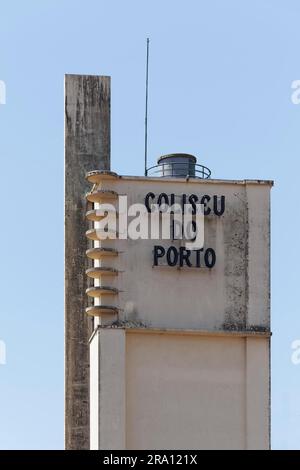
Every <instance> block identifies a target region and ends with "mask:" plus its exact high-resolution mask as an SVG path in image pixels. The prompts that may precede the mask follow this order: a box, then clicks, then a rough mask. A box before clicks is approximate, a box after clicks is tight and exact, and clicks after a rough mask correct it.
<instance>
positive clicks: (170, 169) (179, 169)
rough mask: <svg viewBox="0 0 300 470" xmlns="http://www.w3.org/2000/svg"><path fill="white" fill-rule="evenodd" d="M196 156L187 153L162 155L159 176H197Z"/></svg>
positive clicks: (159, 162)
mask: <svg viewBox="0 0 300 470" xmlns="http://www.w3.org/2000/svg"><path fill="white" fill-rule="evenodd" d="M196 162H197V159H196V157H194V156H193V155H189V154H187V153H170V154H168V155H163V156H161V157H160V158H159V159H158V161H157V164H158V169H159V172H158V176H161V177H168V178H170V177H174V178H185V177H187V176H190V177H192V178H193V177H195V176H196V174H195V164H196Z"/></svg>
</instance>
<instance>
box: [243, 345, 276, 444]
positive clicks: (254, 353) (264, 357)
mask: <svg viewBox="0 0 300 470" xmlns="http://www.w3.org/2000/svg"><path fill="white" fill-rule="evenodd" d="M245 341H246V449H249V450H255V449H258V450H263V449H269V448H270V403H269V396H270V393H269V381H267V380H266V377H269V373H270V358H269V349H270V346H269V343H270V338H266V337H262V338H255V337H247V338H245Z"/></svg>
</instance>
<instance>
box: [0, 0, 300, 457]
mask: <svg viewBox="0 0 300 470" xmlns="http://www.w3.org/2000/svg"><path fill="white" fill-rule="evenodd" d="M299 14H300V4H299V2H298V1H297V0H286V1H284V2H283V1H279V0H251V1H250V0H247V1H243V2H241V1H239V0H226V1H224V0H206V1H200V0H196V1H192V0H186V1H185V2H183V1H176V0H172V1H170V0H165V1H163V2H161V1H154V0H152V1H151V2H149V1H144V0H136V1H133V0H129V1H126V2H123V1H121V0H119V1H116V0H110V1H109V2H108V1H105V2H104V1H99V0H98V1H93V0H85V1H84V2H83V1H78V0H72V1H70V0H51V1H47V0H44V1H38V0H36V1H34V0H27V1H26V2H21V1H16V0H10V2H2V4H1V6H0V80H3V81H4V82H5V84H6V104H5V105H0V158H1V172H0V178H1V184H0V191H1V200H2V204H1V216H2V230H1V232H0V242H1V244H0V246H1V271H0V272H1V302H0V340H2V341H5V344H6V349H7V363H6V365H0V416H1V426H0V448H2V449H15V448H20V449H48V448H49V449H51V448H63V401H64V399H63V394H64V391H63V342H64V336H63V144H64V141H63V129H64V123H63V117H64V99H63V80H64V74H65V73H78V74H99V75H111V76H112V168H113V169H114V170H116V171H117V172H118V173H120V174H142V173H143V138H144V136H143V125H144V122H143V119H144V71H145V70H144V69H145V40H146V37H147V36H149V37H150V39H151V50H150V92H149V107H150V109H149V164H150V163H152V164H155V161H156V158H157V157H158V156H159V155H161V154H164V153H170V152H174V151H175V152H180V151H184V152H188V153H192V154H194V155H196V156H197V157H198V162H199V163H203V164H205V165H207V166H208V167H210V168H211V169H212V176H213V177H216V178H238V179H239V178H260V179H274V180H275V187H274V188H273V190H272V330H273V339H272V445H273V448H281V449H284V448H286V449H287V448H298V449H300V425H299V424H300V400H299V393H300V392H299V390H300V364H299V365H294V364H293V363H292V361H291V353H292V349H291V343H292V341H294V340H296V339H300V316H299V300H298V299H299V297H298V289H299V278H300V276H299V263H300V256H299V250H298V248H297V242H298V233H299V229H300V223H299V220H298V219H297V216H298V212H299V209H298V204H299V201H298V198H299V193H298V191H299V173H300V163H299V152H300V105H298V106H297V105H295V104H293V103H292V101H291V94H292V90H291V83H292V81H293V80H297V79H300V60H299V43H300V28H299Z"/></svg>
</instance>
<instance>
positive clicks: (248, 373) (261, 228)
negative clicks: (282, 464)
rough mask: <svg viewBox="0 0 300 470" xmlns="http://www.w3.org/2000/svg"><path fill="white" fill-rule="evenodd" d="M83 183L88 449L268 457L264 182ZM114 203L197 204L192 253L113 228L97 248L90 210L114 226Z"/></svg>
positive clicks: (108, 179)
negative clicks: (198, 234) (196, 243)
mask: <svg viewBox="0 0 300 470" xmlns="http://www.w3.org/2000/svg"><path fill="white" fill-rule="evenodd" d="M87 178H88V180H89V181H90V183H91V184H93V187H92V189H91V192H90V193H89V194H88V195H87V199H88V201H89V206H90V207H89V210H88V213H87V218H88V220H89V221H90V222H89V224H90V227H89V229H88V232H87V236H88V237H89V238H90V239H91V240H92V242H91V244H92V246H91V248H90V249H89V250H88V252H87V256H88V257H89V258H90V259H91V262H90V263H91V266H90V268H89V269H88V271H87V275H88V279H89V283H88V287H87V294H88V295H89V297H90V299H91V301H90V306H89V307H88V308H87V314H89V315H92V316H93V317H94V332H93V334H92V336H91V339H90V424H91V428H90V436H91V448H92V449H268V448H269V446H270V189H271V186H272V184H273V183H272V182H271V181H258V180H242V181H231V180H214V179H198V178H181V177H163V178H160V177H133V176H132V177H131V176H119V175H116V174H115V173H112V172H108V171H102V172H101V171H94V172H91V173H89V174H88V176H87ZM119 196H127V201H128V206H131V205H132V204H137V203H138V204H141V205H142V206H144V207H146V209H147V212H148V216H149V217H150V212H149V210H150V208H151V204H155V203H158V204H162V203H164V204H166V205H171V203H174V202H178V203H179V204H181V205H182V204H183V203H185V202H186V203H187V202H189V203H199V204H201V205H202V206H201V207H202V208H203V211H204V246H203V248H201V249H196V250H187V249H186V248H185V245H184V241H183V240H180V239H173V238H172V237H171V239H161V238H158V239H157V238H156V239H153V238H151V237H148V238H147V239H136V240H133V239H131V238H125V237H124V238H122V236H121V237H120V233H117V232H118V226H117V228H116V237H115V238H111V237H110V238H107V239H104V237H102V236H101V234H100V232H99V226H100V225H99V224H101V220H102V219H103V217H104V215H101V213H100V212H99V208H101V204H103V203H106V204H111V205H112V206H114V207H115V208H116V212H117V213H118V218H117V220H118V221H119V220H120V218H121V217H122V216H123V215H124V214H122V213H121V212H122V211H123V209H122V210H121V209H120V207H119ZM106 215H107V213H106ZM129 219H130V217H128V220H129ZM99 234H100V235H99ZM123 236H124V235H123Z"/></svg>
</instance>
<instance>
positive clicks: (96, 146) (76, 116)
mask: <svg viewBox="0 0 300 470" xmlns="http://www.w3.org/2000/svg"><path fill="white" fill-rule="evenodd" d="M98 168H99V169H101V170H109V169H110V77H103V76H90V75H66V76H65V447H66V449H89V447H90V444H89V440H90V438H89V346H88V338H89V336H90V334H91V331H92V324H91V321H92V320H90V319H88V317H87V316H86V314H85V307H86V306H87V296H86V295H85V289H86V278H85V268H86V267H87V258H86V255H85V251H86V249H87V248H88V246H87V239H86V237H85V231H86V229H87V226H86V220H85V212H86V207H85V204H86V202H85V193H86V192H87V191H88V190H89V189H90V185H89V184H87V183H86V180H85V174H86V173H87V172H88V171H91V170H95V169H98Z"/></svg>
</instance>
